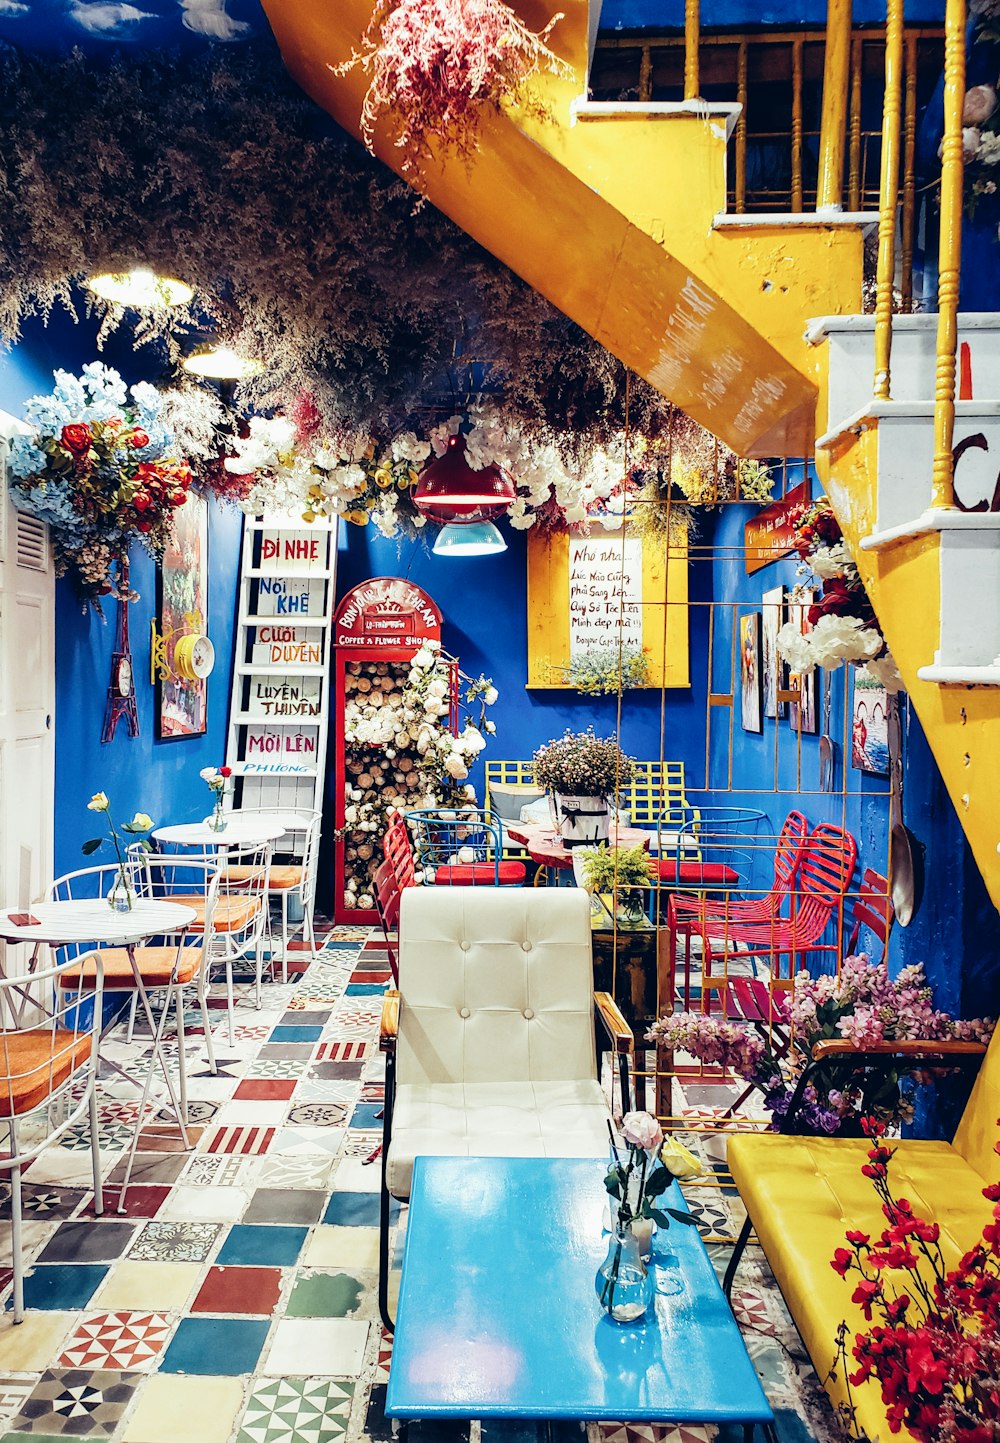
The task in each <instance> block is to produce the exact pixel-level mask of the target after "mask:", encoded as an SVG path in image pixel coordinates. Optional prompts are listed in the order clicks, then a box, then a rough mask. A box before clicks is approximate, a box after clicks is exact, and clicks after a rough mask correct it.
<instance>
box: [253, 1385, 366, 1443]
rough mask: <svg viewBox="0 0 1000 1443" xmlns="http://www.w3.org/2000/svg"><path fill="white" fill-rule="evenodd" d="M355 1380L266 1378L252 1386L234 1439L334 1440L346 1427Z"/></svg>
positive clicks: (273, 1442)
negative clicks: (353, 1381)
mask: <svg viewBox="0 0 1000 1443" xmlns="http://www.w3.org/2000/svg"><path fill="white" fill-rule="evenodd" d="M353 1398H354V1384H353V1383H351V1382H346V1381H343V1382H338V1381H336V1380H334V1379H332V1378H266V1379H259V1380H258V1381H257V1382H256V1383H255V1384H254V1386H253V1389H252V1390H251V1393H250V1399H249V1402H248V1403H247V1408H246V1412H245V1413H244V1415H243V1421H242V1423H241V1424H240V1431H239V1433H238V1434H237V1437H236V1443H335V1440H337V1439H339V1438H343V1437H344V1435H345V1433H346V1431H347V1422H348V1419H349V1417H350V1412H351V1403H352V1401H353Z"/></svg>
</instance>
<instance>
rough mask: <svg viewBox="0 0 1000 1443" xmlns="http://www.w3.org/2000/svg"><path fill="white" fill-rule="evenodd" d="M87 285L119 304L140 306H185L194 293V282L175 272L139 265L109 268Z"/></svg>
mask: <svg viewBox="0 0 1000 1443" xmlns="http://www.w3.org/2000/svg"><path fill="white" fill-rule="evenodd" d="M86 286H87V289H88V290H91V291H93V292H94V295H95V296H100V298H101V300H102V301H113V302H114V303H115V304H116V305H119V306H134V307H135V308H136V309H137V310H156V309H157V308H159V307H162V306H182V305H184V304H185V303H186V302H187V301H189V300H190V299H191V297H192V296H193V295H194V289H193V287H192V286H189V285H185V283H184V282H183V281H178V280H174V279H173V278H172V277H171V276H158V275H157V274H156V272H155V271H151V270H150V269H149V267H148V266H137V267H136V268H135V270H131V271H107V272H105V273H104V274H103V275H99V276H91V277H90V279H89V280H88V281H87V282H86Z"/></svg>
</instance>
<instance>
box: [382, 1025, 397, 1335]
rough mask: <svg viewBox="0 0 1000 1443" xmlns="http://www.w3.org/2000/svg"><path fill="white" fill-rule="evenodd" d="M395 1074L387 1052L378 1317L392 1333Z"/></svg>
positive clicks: (390, 1057) (390, 1054) (383, 1111)
mask: <svg viewBox="0 0 1000 1443" xmlns="http://www.w3.org/2000/svg"><path fill="white" fill-rule="evenodd" d="M395 1074H396V1065H395V1058H394V1057H393V1055H392V1053H388V1054H387V1056H386V1059H385V1105H384V1107H383V1109H382V1191H381V1197H380V1200H379V1233H378V1311H379V1317H380V1318H381V1319H382V1326H383V1327H384V1328H385V1330H386V1332H387V1333H392V1332H395V1328H396V1324H395V1321H394V1319H392V1318H390V1317H389V1216H390V1211H391V1208H392V1198H391V1196H390V1194H389V1181H388V1158H389V1142H390V1139H391V1137H392V1107H393V1097H394V1091H395Z"/></svg>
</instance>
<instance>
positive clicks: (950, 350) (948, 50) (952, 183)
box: [931, 0, 965, 507]
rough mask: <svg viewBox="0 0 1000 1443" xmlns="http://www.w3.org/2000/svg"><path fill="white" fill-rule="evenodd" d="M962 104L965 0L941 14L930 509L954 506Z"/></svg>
mask: <svg viewBox="0 0 1000 1443" xmlns="http://www.w3.org/2000/svg"><path fill="white" fill-rule="evenodd" d="M964 100H965V0H947V4H946V6H945V12H944V139H943V140H942V142H941V244H940V246H939V248H938V328H937V366H936V368H935V373H934V471H933V476H932V484H931V506H932V507H937V506H954V504H955V484H954V466H953V462H952V445H953V444H954V433H955V358H956V352H957V351H958V279H959V271H960V267H961V262H962V181H963V178H964V171H965V166H964V163H963V154H962V106H963V103H964Z"/></svg>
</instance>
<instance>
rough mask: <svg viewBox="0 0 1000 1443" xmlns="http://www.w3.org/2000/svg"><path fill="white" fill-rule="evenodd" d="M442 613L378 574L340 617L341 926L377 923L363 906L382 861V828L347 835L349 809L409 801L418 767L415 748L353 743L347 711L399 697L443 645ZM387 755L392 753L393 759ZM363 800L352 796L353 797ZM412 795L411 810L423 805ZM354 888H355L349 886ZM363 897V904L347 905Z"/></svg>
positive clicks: (410, 588)
mask: <svg viewBox="0 0 1000 1443" xmlns="http://www.w3.org/2000/svg"><path fill="white" fill-rule="evenodd" d="M440 640H441V612H440V611H439V609H438V607H437V606H436V605H435V603H434V602H433V601H432V600H431V598H430V597H429V596H428V595H427V593H426V592H425V591H422V590H421V589H420V587H419V586H414V584H413V583H412V582H411V581H404V580H402V579H401V578H399V577H395V576H378V577H375V578H374V579H373V580H371V581H365V582H362V583H361V585H360V586H356V587H355V588H354V589H353V591H349V592H348V593H347V595H346V596H345V597H344V599H343V600H342V601H341V603H340V606H339V607H338V608H337V614H336V617H335V619H334V666H335V669H336V677H335V705H336V716H335V721H334V736H335V737H337V738H338V744H337V747H336V757H337V762H336V773H335V781H334V785H335V813H334V815H335V821H336V826H337V829H338V832H340V833H341V835H340V837H339V839H338V841H337V844H336V849H335V862H334V866H335V887H336V902H335V908H334V919H335V920H336V921H337V922H359V923H364V922H370V923H372V924H374V923H376V922H377V921H378V915H377V913H376V912H375V908H374V904H373V905H371V906H367V905H361V903H362V902H363V901H364V899H366V898H367V897H368V896H369V895H370V891H369V886H370V883H371V878H372V875H373V874H374V871H375V869H376V867H377V866H378V865H379V863H380V862H381V861H382V828H381V825H380V826H379V828H378V830H376V831H367V830H360V829H357V830H355V829H352V830H347V826H348V823H347V811H348V808H349V807H355V808H357V809H358V814H359V815H358V816H357V817H356V818H353V820H356V821H359V822H360V821H361V820H369V818H368V817H367V816H366V813H367V811H368V808H369V807H370V806H371V805H372V804H376V805H377V804H378V803H379V802H380V801H381V799H382V798H383V797H384V796H385V794H386V793H387V792H388V793H390V794H391V793H394V792H395V793H397V794H400V795H403V796H405V795H406V793H407V777H408V775H409V773H410V772H411V771H413V770H414V768H415V766H416V764H417V758H418V754H417V752H416V748H415V747H414V746H413V745H412V744H411V745H410V746H408V747H397V746H396V745H395V744H394V743H392V744H390V743H389V742H386V741H381V740H380V741H370V742H368V741H361V742H359V741H358V740H356V739H351V740H349V739H347V729H346V710H347V706H348V704H349V703H351V704H352V705H356V704H357V703H358V701H359V699H360V698H361V697H365V696H367V697H369V698H372V697H380V698H383V699H384V704H385V705H387V706H390V707H391V706H393V705H394V703H393V701H392V700H391V699H392V698H394V697H399V696H400V694H401V693H402V690H403V686H404V684H405V682H406V678H407V676H408V674H409V671H410V663H411V661H412V659H413V657H414V656H415V654H416V653H417V651H419V649H420V647H421V645H422V644H423V643H424V642H426V641H433V642H438V643H439V642H440ZM457 685H458V672H457V666H456V664H455V663H451V682H450V690H449V694H450V696H451V703H452V711H451V725H452V729H453V730H454V727H455V724H456V721H457ZM387 750H388V751H389V752H390V753H391V755H389V756H387V755H386V752H387ZM358 791H360V792H361V793H362V797H361V798H360V799H359V798H356V797H354V796H349V795H348V793H349V792H352V793H353V792H358ZM419 804H420V803H419V798H418V797H417V796H414V798H413V801H412V803H411V805H412V806H414V807H416V806H418V805H419ZM352 882H353V883H354V886H353V887H352V886H351V883H352ZM349 898H350V899H357V900H349Z"/></svg>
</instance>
